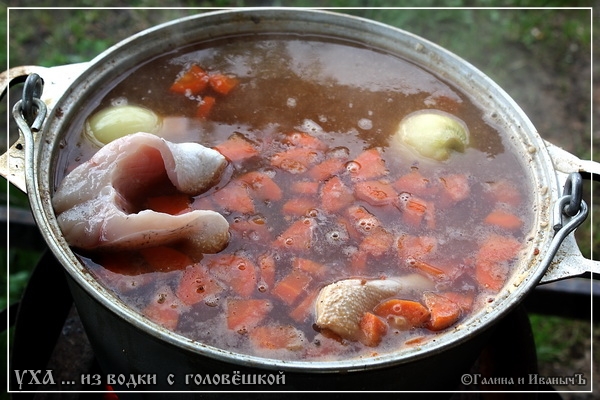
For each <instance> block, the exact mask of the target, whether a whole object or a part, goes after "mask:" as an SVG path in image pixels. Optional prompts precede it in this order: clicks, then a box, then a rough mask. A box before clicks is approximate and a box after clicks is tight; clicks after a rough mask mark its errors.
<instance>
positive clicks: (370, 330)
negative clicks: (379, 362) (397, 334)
mask: <svg viewBox="0 0 600 400" xmlns="http://www.w3.org/2000/svg"><path fill="white" fill-rule="evenodd" d="M359 326H360V330H361V332H362V334H363V335H362V337H361V338H360V342H361V343H362V344H364V345H365V346H369V347H375V346H378V345H379V343H381V340H382V339H383V337H384V336H385V334H386V333H387V330H388V326H387V324H386V322H385V321H384V320H383V319H381V318H380V317H378V316H377V315H375V314H373V313H370V312H366V313H365V314H364V315H363V317H362V318H361V320H360V324H359Z"/></svg>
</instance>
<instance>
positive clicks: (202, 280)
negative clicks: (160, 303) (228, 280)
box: [176, 264, 223, 305]
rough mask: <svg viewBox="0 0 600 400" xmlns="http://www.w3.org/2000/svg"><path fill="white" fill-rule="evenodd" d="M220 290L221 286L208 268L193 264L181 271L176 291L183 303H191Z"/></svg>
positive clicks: (221, 289)
mask: <svg viewBox="0 0 600 400" xmlns="http://www.w3.org/2000/svg"><path fill="white" fill-rule="evenodd" d="M222 291H223V287H222V286H221V284H220V283H219V281H218V280H217V279H216V278H215V277H213V276H212V275H211V273H210V272H209V271H208V269H207V268H206V267H205V266H203V265H200V264H195V265H192V266H189V267H187V268H186V269H185V270H184V271H183V275H182V276H181V279H180V280H179V285H178V286H177V292H176V293H177V297H178V298H179V299H180V300H181V301H182V302H183V303H184V304H187V305H192V304H196V303H199V302H201V301H204V300H205V299H206V298H207V297H209V296H215V295H217V294H219V293H221V292H222Z"/></svg>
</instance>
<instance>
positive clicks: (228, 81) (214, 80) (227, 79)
mask: <svg viewBox="0 0 600 400" xmlns="http://www.w3.org/2000/svg"><path fill="white" fill-rule="evenodd" d="M238 83H239V82H238V80H237V79H236V78H235V77H233V76H229V75H225V74H219V73H215V74H211V75H209V77H208V84H209V85H210V87H211V88H212V90H214V91H215V92H217V93H219V94H222V95H226V94H228V93H229V92H231V91H232V90H233V88H235V87H236V86H237V85H238Z"/></svg>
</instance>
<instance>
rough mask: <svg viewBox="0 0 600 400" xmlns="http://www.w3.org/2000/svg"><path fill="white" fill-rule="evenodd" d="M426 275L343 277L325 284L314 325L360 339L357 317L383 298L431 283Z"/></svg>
mask: <svg viewBox="0 0 600 400" xmlns="http://www.w3.org/2000/svg"><path fill="white" fill-rule="evenodd" d="M431 285H432V283H431V281H430V280H428V279H427V278H425V277H423V276H421V275H417V274H413V275H407V276H403V277H395V278H387V279H358V278H353V279H345V280H341V281H337V282H334V283H331V284H329V285H327V286H325V287H324V288H323V289H321V291H320V292H319V295H318V297H317V301H316V314H317V321H316V325H317V326H318V327H319V328H321V329H328V330H330V331H332V332H335V333H337V334H338V335H339V336H340V337H342V338H344V339H346V340H359V339H360V335H361V330H360V320H361V318H362V317H363V315H364V314H365V313H366V312H368V311H371V310H372V309H373V308H374V307H375V306H376V305H377V304H379V303H380V302H381V301H382V300H385V299H387V298H389V297H392V296H395V295H398V294H401V293H405V294H406V293H410V292H411V291H414V290H422V289H424V288H428V287H431Z"/></svg>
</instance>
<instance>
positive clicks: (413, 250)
mask: <svg viewBox="0 0 600 400" xmlns="http://www.w3.org/2000/svg"><path fill="white" fill-rule="evenodd" d="M396 244H397V247H398V255H399V256H400V258H403V259H406V258H408V257H412V258H415V259H422V258H423V257H425V256H426V255H427V254H430V253H433V252H435V250H436V248H437V239H436V238H435V237H433V236H411V235H405V234H404V235H400V236H399V237H398V241H397V242H396Z"/></svg>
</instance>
